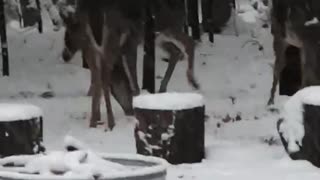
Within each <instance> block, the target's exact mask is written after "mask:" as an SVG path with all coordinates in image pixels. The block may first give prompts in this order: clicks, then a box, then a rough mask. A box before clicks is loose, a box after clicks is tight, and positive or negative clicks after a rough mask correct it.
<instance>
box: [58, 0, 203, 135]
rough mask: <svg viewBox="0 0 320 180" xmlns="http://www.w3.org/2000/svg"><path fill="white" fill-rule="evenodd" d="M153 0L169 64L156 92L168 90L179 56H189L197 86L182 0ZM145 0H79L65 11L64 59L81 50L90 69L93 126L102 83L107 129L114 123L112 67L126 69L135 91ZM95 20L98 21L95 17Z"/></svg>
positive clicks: (193, 82)
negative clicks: (70, 12)
mask: <svg viewBox="0 0 320 180" xmlns="http://www.w3.org/2000/svg"><path fill="white" fill-rule="evenodd" d="M171 3H173V1H164V0H155V1H153V2H152V3H151V4H152V9H153V12H154V15H155V21H156V23H155V24H156V30H157V32H158V35H157V36H158V38H157V45H159V46H160V48H162V49H163V50H165V51H166V52H168V55H169V58H168V68H167V70H166V72H165V76H164V78H163V80H162V82H161V85H160V89H159V92H165V91H166V90H167V85H168V82H169V80H170V78H171V76H172V73H173V71H174V69H175V66H176V64H177V62H178V61H180V60H183V59H184V57H186V58H187V60H188V68H187V72H186V76H187V79H188V81H189V83H190V84H191V85H192V86H193V87H194V88H195V89H199V84H198V82H197V80H196V79H195V77H194V70H193V69H194V48H195V47H194V46H195V45H194V42H193V40H192V39H191V38H190V37H189V36H188V35H187V34H185V33H184V32H183V25H184V20H185V18H184V16H185V14H184V4H183V1H179V3H176V4H171ZM146 5H147V4H146V1H145V0H135V1H132V0H116V1H114V0H96V1H94V2H92V1H87V0H79V1H78V4H77V7H76V11H75V13H73V15H71V16H63V19H64V21H65V24H66V32H65V48H64V50H63V59H64V60H65V61H69V60H70V59H72V57H73V55H74V54H75V52H77V51H79V50H81V51H82V54H83V56H84V58H85V59H86V62H87V63H88V66H89V69H90V72H91V86H90V87H91V88H90V90H89V92H90V91H91V92H92V103H91V111H92V113H91V118H90V127H96V126H97V123H98V121H99V120H100V98H101V96H102V93H101V89H102V90H103V93H104V98H105V102H106V109H107V123H105V124H106V125H107V126H106V128H105V129H106V130H108V129H110V130H112V129H113V128H114V126H115V121H114V115H113V111H112V105H111V102H110V88H111V87H112V84H113V82H112V80H113V78H114V73H115V71H114V70H115V68H116V67H118V68H121V69H123V71H124V72H125V76H126V78H127V83H124V85H126V87H130V90H131V92H133V93H132V95H137V94H139V90H138V85H137V83H136V82H137V76H136V61H137V47H138V45H139V44H140V43H142V42H143V30H144V28H143V25H144V22H145V8H146ZM96 21H98V22H96Z"/></svg>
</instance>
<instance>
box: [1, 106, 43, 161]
mask: <svg viewBox="0 0 320 180" xmlns="http://www.w3.org/2000/svg"><path fill="white" fill-rule="evenodd" d="M42 129H43V127H42V113H41V110H40V109H39V108H38V107H36V106H32V105H18V104H0V144H1V146H0V157H6V156H11V155H22V154H36V153H40V152H43V151H44V150H45V149H44V147H43V145H42V141H43V134H42Z"/></svg>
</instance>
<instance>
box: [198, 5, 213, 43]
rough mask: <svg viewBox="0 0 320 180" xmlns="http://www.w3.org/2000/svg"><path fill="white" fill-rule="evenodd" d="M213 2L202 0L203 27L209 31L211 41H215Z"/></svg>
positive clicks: (205, 30)
mask: <svg viewBox="0 0 320 180" xmlns="http://www.w3.org/2000/svg"><path fill="white" fill-rule="evenodd" d="M212 2H213V0H201V9H202V27H203V30H204V32H207V33H208V36H209V41H210V42H212V43H214V31H213V30H212V28H211V27H212V17H211V16H212V8H211V7H212Z"/></svg>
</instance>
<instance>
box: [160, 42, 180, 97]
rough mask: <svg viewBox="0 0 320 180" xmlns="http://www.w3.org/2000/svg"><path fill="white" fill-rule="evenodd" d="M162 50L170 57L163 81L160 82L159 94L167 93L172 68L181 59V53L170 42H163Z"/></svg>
mask: <svg viewBox="0 0 320 180" xmlns="http://www.w3.org/2000/svg"><path fill="white" fill-rule="evenodd" d="M162 48H163V49H164V50H165V51H167V52H168V53H169V56H170V57H169V62H168V63H169V64H168V68H167V70H166V73H165V76H164V78H163V80H162V81H161V85H160V89H159V92H160V93H162V92H166V91H167V86H168V83H169V81H170V78H171V76H172V73H173V71H174V68H175V67H176V64H177V62H178V61H179V60H181V59H183V53H182V51H181V50H180V49H179V48H178V47H177V46H176V45H174V44H173V43H172V42H163V43H162Z"/></svg>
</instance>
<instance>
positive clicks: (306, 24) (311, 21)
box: [305, 17, 319, 26]
mask: <svg viewBox="0 0 320 180" xmlns="http://www.w3.org/2000/svg"><path fill="white" fill-rule="evenodd" d="M315 24H319V19H318V18H317V17H313V18H312V19H311V20H310V21H307V22H306V23H305V26H311V25H315Z"/></svg>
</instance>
